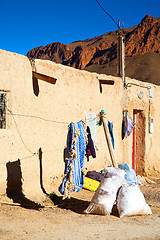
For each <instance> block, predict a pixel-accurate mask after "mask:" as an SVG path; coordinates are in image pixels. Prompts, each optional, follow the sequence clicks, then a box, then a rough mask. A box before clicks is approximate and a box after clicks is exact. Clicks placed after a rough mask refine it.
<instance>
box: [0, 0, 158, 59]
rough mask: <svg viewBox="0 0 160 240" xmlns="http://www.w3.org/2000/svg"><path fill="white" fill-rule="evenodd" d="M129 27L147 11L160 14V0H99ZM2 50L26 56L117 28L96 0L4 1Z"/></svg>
mask: <svg viewBox="0 0 160 240" xmlns="http://www.w3.org/2000/svg"><path fill="white" fill-rule="evenodd" d="M99 2H100V4H101V5H102V6H103V8H104V9H105V10H106V11H107V12H108V13H109V14H110V15H111V16H112V17H113V18H114V19H115V21H116V22H118V20H119V19H121V22H124V26H125V28H127V27H132V26H135V25H137V24H139V23H140V22H141V20H142V18H143V17H144V16H145V15H146V14H150V15H151V16H153V17H160V0H152V1H149V0H134V1H133V0H132V1H129V0H124V1H119V0H114V1H108V0H99ZM0 9H1V14H0V49H4V50H7V51H11V52H16V53H19V54H23V55H26V54H27V52H28V51H29V50H31V49H32V48H34V47H39V46H46V45H47V44H49V43H52V42H62V43H64V44H68V43H71V42H73V41H77V40H84V39H87V38H92V37H95V36H99V35H102V34H104V33H106V32H110V31H115V30H117V26H116V24H115V23H114V22H113V21H112V20H111V19H110V18H109V17H108V16H107V15H106V14H105V13H104V12H103V11H102V10H101V8H100V7H99V5H98V4H97V2H96V0H58V1H57V0H45V1H42V0H23V1H22V0H21V1H20V0H1V2H0Z"/></svg>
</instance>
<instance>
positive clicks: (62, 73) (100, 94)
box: [0, 50, 160, 201]
mask: <svg viewBox="0 0 160 240" xmlns="http://www.w3.org/2000/svg"><path fill="white" fill-rule="evenodd" d="M35 68H36V71H37V72H39V73H42V74H46V75H49V76H52V77H54V78H56V79H57V82H56V84H55V85H52V84H49V83H47V82H44V81H41V80H38V82H37V86H35V85H34V86H33V80H32V67H31V64H30V61H29V60H28V58H27V57H25V56H22V55H18V54H15V53H10V52H6V51H3V50H0V73H1V78H0V90H1V91H6V93H7V99H8V101H7V127H6V129H0V132H1V136H0V145H1V152H0V166H1V177H0V193H1V194H5V193H6V190H7V189H12V188H13V189H14V181H19V184H20V185H21V188H22V189H23V193H24V195H25V196H26V197H28V198H30V199H33V200H36V201H38V199H40V198H41V197H42V198H43V197H44V194H43V191H44V190H45V191H46V192H47V193H51V192H52V190H53V186H54V183H55V181H59V183H61V178H62V176H63V171H64V149H65V147H66V140H67V132H68V124H69V123H70V122H77V121H80V120H84V121H85V113H86V112H87V113H99V112H100V111H101V110H102V109H103V110H104V111H105V112H106V117H107V119H108V120H109V121H111V122H113V126H114V139H115V156H116V159H117V161H118V163H122V162H124V159H125V162H128V163H131V145H132V144H131V141H132V138H131V137H129V138H128V139H126V140H125V141H126V142H125V147H124V141H122V132H121V130H122V128H121V127H122V107H123V105H124V104H123V103H124V101H123V84H122V81H121V79H120V78H116V77H112V76H107V75H99V74H96V73H89V72H87V71H81V70H77V69H74V68H70V67H67V66H63V65H61V64H56V63H53V62H51V61H47V60H38V59H37V60H35ZM98 78H99V79H108V80H114V82H115V83H114V85H102V91H100V85H99V81H98ZM129 80H130V79H129ZM132 81H135V80H132ZM153 87H154V98H153V101H152V107H153V108H152V111H153V116H154V117H155V120H154V124H155V126H156V127H154V128H155V129H156V128H157V129H158V128H159V129H160V126H159V124H160V121H159V112H160V109H159V106H158V104H156V103H158V101H159V99H160V94H159V91H158V90H159V88H158V87H155V86H153ZM35 88H36V89H35ZM35 91H36V94H35ZM134 91H137V89H134V87H133V88H130V89H128V90H127V96H128V97H127V99H128V100H127V101H128V103H127V104H128V107H129V111H130V112H131V113H132V109H133V108H134V106H133V105H132V104H139V106H141V105H142V102H141V101H139V99H138V100H137V98H135V93H134ZM143 101H144V109H145V111H146V113H147V101H148V100H147V101H146V100H145V98H144V99H143ZM136 102H137V103H136ZM131 115H132V114H131ZM97 120H98V119H97ZM146 131H147V130H146ZM146 136H147V139H146V158H147V161H146V163H147V165H146V168H147V171H148V169H154V168H156V171H160V166H159V164H158V162H159V159H160V154H159V152H158V146H157V142H158V140H159V135H158V134H156V131H154V133H153V134H152V136H149V135H147V133H146ZM97 138H98V142H99V144H98V151H97V152H96V154H97V157H96V159H93V158H92V157H90V161H89V162H87V161H86V163H85V167H87V168H88V170H100V169H103V168H104V167H106V166H108V165H111V161H110V157H109V152H108V148H107V145H106V140H105V136H104V131H103V127H102V126H97ZM40 149H41V151H42V154H39V153H40ZM16 174H17V176H16ZM16 179H18V180H16ZM57 179H58V180H57ZM12 183H13V186H11V185H12ZM16 184H17V183H16V182H15V185H16Z"/></svg>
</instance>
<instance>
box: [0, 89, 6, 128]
mask: <svg viewBox="0 0 160 240" xmlns="http://www.w3.org/2000/svg"><path fill="white" fill-rule="evenodd" d="M0 128H2V129H4V128H6V93H4V92H0Z"/></svg>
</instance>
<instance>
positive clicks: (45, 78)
mask: <svg viewBox="0 0 160 240" xmlns="http://www.w3.org/2000/svg"><path fill="white" fill-rule="evenodd" d="M32 73H33V78H36V79H40V80H43V81H45V82H48V83H51V84H55V83H56V81H57V79H56V78H53V77H50V76H47V75H44V74H42V73H37V72H34V71H32Z"/></svg>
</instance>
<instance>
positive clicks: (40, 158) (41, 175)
mask: <svg viewBox="0 0 160 240" xmlns="http://www.w3.org/2000/svg"><path fill="white" fill-rule="evenodd" d="M38 156H39V165H40V186H41V189H42V191H43V193H44V194H46V195H48V193H47V192H46V190H45V188H44V186H43V167H42V166H43V165H42V149H41V148H39V150H38Z"/></svg>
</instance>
